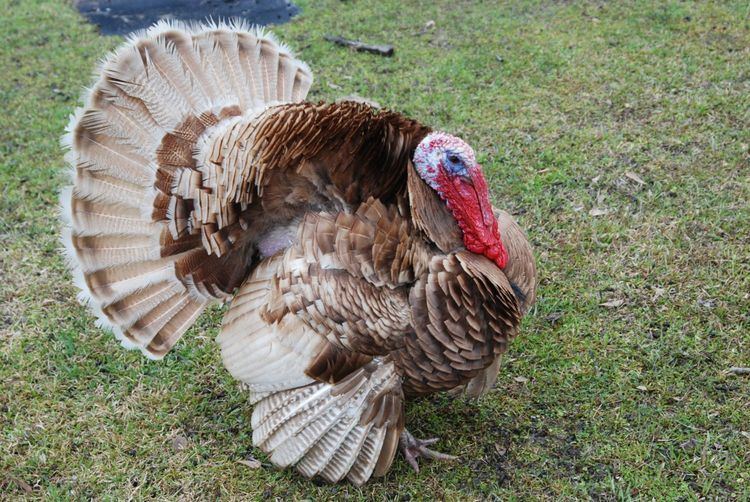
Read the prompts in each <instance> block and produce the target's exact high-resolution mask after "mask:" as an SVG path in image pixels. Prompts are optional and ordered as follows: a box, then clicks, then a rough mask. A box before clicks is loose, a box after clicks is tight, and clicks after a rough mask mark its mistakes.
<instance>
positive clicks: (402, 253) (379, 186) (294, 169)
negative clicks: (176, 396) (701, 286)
mask: <svg viewBox="0 0 750 502" xmlns="http://www.w3.org/2000/svg"><path fill="white" fill-rule="evenodd" d="M311 84H312V74H311V73H310V70H309V69H308V68H307V65H305V64H304V63H302V62H300V61H299V60H297V59H295V58H294V56H293V55H292V54H291V53H290V51H289V50H288V49H286V48H284V47H283V46H282V45H280V44H279V43H278V42H276V41H275V40H274V39H273V38H272V37H270V36H269V35H267V34H264V33H263V32H261V31H258V30H250V29H247V28H246V27H243V26H241V25H212V26H200V27H193V28H186V27H183V26H181V25H176V24H167V23H161V24H159V25H157V26H155V27H154V28H152V29H150V30H149V31H147V32H144V33H140V34H138V35H136V36H133V37H131V39H130V41H129V42H128V43H127V44H126V45H125V46H124V47H122V48H121V49H119V50H118V51H117V52H115V53H114V54H113V55H112V56H110V57H109V58H108V59H107V60H106V61H105V62H104V63H103V65H102V67H101V70H100V77H99V79H98V80H97V82H96V83H95V85H94V86H93V87H92V89H91V91H90V93H89V95H88V97H87V98H86V100H85V104H84V108H82V109H81V110H79V111H78V112H77V114H76V115H75V116H74V117H73V119H72V121H71V125H70V128H69V134H68V136H67V137H66V138H65V142H66V144H67V145H68V146H69V147H70V148H71V151H70V153H69V156H68V160H69V161H70V163H71V166H72V178H73V186H72V187H70V188H68V189H67V190H65V191H64V192H63V197H62V199H63V214H64V217H65V218H66V222H67V227H66V229H65V231H64V235H63V241H64V243H65V244H66V248H67V255H68V258H69V260H70V263H71V267H72V269H73V271H74V275H75V278H76V282H77V284H78V286H79V287H80V289H81V299H82V300H83V301H85V302H88V304H89V305H90V306H91V307H92V309H93V310H94V312H95V313H96V314H97V316H98V318H99V321H100V323H101V324H102V325H103V326H105V327H108V328H110V329H112V330H113V331H114V332H115V333H116V334H117V336H118V337H119V338H120V339H121V340H122V341H123V344H124V345H126V346H129V347H137V348H139V349H140V350H142V351H143V352H144V354H146V355H148V356H149V357H152V358H157V359H158V358H161V357H163V356H164V355H165V354H166V353H167V352H168V351H169V350H170V349H171V348H172V347H173V346H174V344H175V343H177V341H178V340H179V338H180V337H181V336H182V334H183V333H184V332H185V331H186V330H187V329H188V328H189V327H190V326H191V325H192V324H193V323H194V322H195V320H196V318H197V317H198V316H199V315H200V313H201V312H202V311H203V309H204V308H205V307H206V306H207V305H209V304H211V303H213V302H217V301H231V307H230V308H229V310H228V311H227V313H226V314H225V317H224V321H223V325H222V329H221V333H220V335H219V337H218V342H219V345H220V347H221V351H222V357H223V360H224V364H225V366H226V367H227V369H228V370H229V371H230V372H231V374H232V375H234V376H235V377H236V378H237V379H238V380H240V381H241V382H242V383H243V384H244V385H245V386H246V387H247V389H248V390H249V392H250V396H251V401H252V402H253V403H255V408H254V411H253V417H252V427H253V442H254V444H255V445H257V446H258V447H260V448H261V449H263V450H264V451H266V452H268V453H269V455H270V459H271V461H272V462H273V463H274V464H276V465H278V466H292V465H294V466H296V468H297V469H298V470H299V471H300V472H301V473H302V474H304V475H306V476H310V477H312V476H315V475H319V476H321V477H323V478H324V479H326V480H329V481H332V482H335V481H338V480H340V479H343V478H344V477H347V478H348V479H349V480H351V481H352V482H353V483H356V484H362V483H364V482H365V481H367V479H369V478H370V476H372V475H382V474H384V473H385V472H387V471H388V469H389V468H390V466H391V463H392V462H393V458H394V456H395V452H396V449H397V447H398V445H399V441H401V442H402V443H404V442H406V443H407V444H402V447H404V448H406V451H407V459H409V460H410V462H414V459H413V456H414V455H413V453H414V452H417V454H420V453H421V454H422V455H425V456H428V457H429V456H431V455H432V456H433V458H434V457H439V455H438V454H436V453H435V452H431V451H430V450H427V449H426V448H423V446H419V445H417V446H415V444H416V443H414V440H413V438H411V435H409V434H408V433H407V432H406V431H405V429H404V401H405V399H406V398H408V397H410V396H415V395H422V394H427V393H431V392H439V391H451V390H454V391H461V390H465V392H466V393H467V394H469V395H471V396H477V395H480V394H482V393H484V392H486V391H487V390H488V389H489V388H490V387H491V386H492V385H493V384H494V381H495V378H496V376H497V371H498V368H499V361H500V356H501V354H502V353H503V352H504V351H505V350H506V348H507V345H508V342H509V341H510V340H511V339H512V338H513V337H514V336H515V335H516V334H517V331H518V325H519V323H520V320H521V317H522V316H523V315H524V314H525V313H526V312H527V311H528V309H529V307H530V306H531V305H532V304H533V302H534V300H535V286H536V271H535V268H534V261H533V258H532V255H531V249H530V246H529V243H528V241H527V239H526V237H525V236H524V235H523V233H522V231H521V230H520V229H519V228H518V226H517V225H516V223H515V222H514V221H513V219H512V218H511V217H510V216H509V215H508V214H507V213H505V212H503V211H498V210H495V214H494V217H493V216H492V214H491V211H490V212H489V213H488V212H487V210H486V207H489V206H488V203H487V202H486V198H487V192H486V185H485V183H484V178H483V177H481V170H479V168H478V165H477V164H475V161H474V160H473V153H471V152H470V151H469V150H470V149H469V148H468V146H466V147H465V148H464V146H463V145H464V144H463V143H462V142H460V140H457V139H456V138H452V137H449V136H447V135H443V134H442V133H435V134H431V131H430V129H429V128H427V127H426V126H423V125H421V124H419V123H418V122H416V121H414V120H411V119H408V118H406V117H404V116H402V115H400V114H398V113H394V112H391V111H385V110H377V109H374V108H372V107H370V106H368V105H366V104H362V103H355V102H340V103H336V104H323V103H320V104H314V103H309V102H304V101H302V100H303V99H304V98H305V95H306V94H307V90H308V89H309V87H310V85H311ZM419 149H421V150H419ZM418 150H419V151H420V152H421V153H420V154H419V155H417V154H416V153H415V152H417V151H418ZM425 159H427V160H425ZM430 159H437V160H436V162H437V163H438V164H436V165H439V166H441V167H440V169H442V170H443V171H440V172H438V173H437V174H436V172H437V171H435V170H434V169H433V167H435V166H432V165H431V164H430V162H432V160H430ZM445 159H448V160H445ZM445 162H448V163H450V166H451V167H450V170H447V168H446V167H445V166H446V165H448V164H444V163H445ZM440 176H443V177H442V178H440ZM446 176H447V177H446ZM440 183H443V185H441V184H440ZM446 183H447V184H446ZM441 187H445V189H446V191H445V192H444V191H443V189H442V188H441ZM449 189H450V190H454V192H450V190H449ZM467 194H468V195H467ZM461 197H468V199H466V201H468V202H467V204H465V206H466V207H465V208H464V207H463V206H464V204H459V203H457V202H456V201H458V202H460V201H461V200H462V199H461ZM500 236H502V241H501V240H500V239H501V237H500ZM410 448H411V449H410ZM420 448H421V449H420ZM410 452H411V453H410ZM410 455H411V456H410Z"/></svg>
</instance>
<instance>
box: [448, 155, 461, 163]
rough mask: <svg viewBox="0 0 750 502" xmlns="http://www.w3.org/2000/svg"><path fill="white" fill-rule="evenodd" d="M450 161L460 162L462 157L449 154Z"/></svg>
mask: <svg viewBox="0 0 750 502" xmlns="http://www.w3.org/2000/svg"><path fill="white" fill-rule="evenodd" d="M448 162H450V163H451V164H460V163H461V158H460V157H459V156H458V155H455V154H451V155H449V156H448Z"/></svg>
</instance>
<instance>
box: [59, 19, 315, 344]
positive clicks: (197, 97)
mask: <svg viewBox="0 0 750 502" xmlns="http://www.w3.org/2000/svg"><path fill="white" fill-rule="evenodd" d="M98 75H99V77H98V80H97V81H96V83H95V84H94V86H93V87H92V88H91V89H90V91H89V92H88V93H87V95H86V97H85V98H84V106H83V108H81V109H79V110H77V111H76V113H75V114H74V115H73V116H72V117H71V122H70V125H69V126H68V133H67V134H66V136H65V137H64V138H63V144H64V146H66V147H67V148H70V152H69V153H68V154H67V155H66V159H67V160H68V162H69V164H70V166H71V178H72V183H73V186H71V187H68V188H66V189H64V190H63V191H62V194H61V202H62V218H63V220H64V222H65V228H64V230H63V235H62V240H63V243H64V245H65V252H66V255H67V258H68V261H69V263H70V266H71V269H72V271H73V274H74V277H75V282H76V285H77V286H78V287H79V288H80V289H81V294H80V295H79V297H80V299H81V300H82V301H83V302H86V303H88V304H89V305H90V307H91V309H92V310H93V311H94V312H95V313H96V315H97V317H98V319H99V324H100V325H101V326H104V327H108V328H110V329H111V330H112V331H114V332H115V334H116V335H117V336H118V338H120V339H121V340H122V342H123V345H125V346H127V347H131V348H139V349H140V350H141V351H143V352H144V354H146V355H147V356H149V357H152V358H160V357H162V356H164V354H166V352H168V351H169V349H170V348H171V347H172V346H173V345H174V343H175V342H176V341H177V340H178V339H179V338H180V336H181V335H182V334H183V333H184V332H185V331H186V330H187V329H188V328H189V327H190V326H191V325H192V324H193V322H194V321H195V319H196V318H197V317H198V316H199V315H200V313H201V312H202V311H203V309H204V308H205V307H206V306H207V305H208V304H209V303H211V302H214V301H217V300H225V299H227V298H228V297H229V296H230V295H231V293H232V292H233V290H234V288H236V287H237V286H239V284H240V283H241V282H242V280H243V279H244V273H245V271H246V269H247V268H248V267H249V258H248V256H246V253H245V252H243V251H236V252H233V253H229V254H227V253H226V249H224V248H219V250H220V251H221V250H224V251H225V253H224V254H222V253H221V252H214V251H215V250H216V248H217V246H218V245H217V244H216V242H215V239H214V240H212V239H211V235H210V232H209V231H206V230H205V229H203V230H202V229H201V221H200V218H199V217H196V216H195V215H194V214H192V211H193V209H194V207H196V206H197V207H199V202H197V201H195V202H194V201H191V200H188V199H187V198H185V197H184V196H183V194H184V189H185V187H186V186H190V187H192V188H195V186H196V184H200V178H201V176H200V172H199V170H198V169H197V166H196V161H195V159H194V158H193V155H192V154H193V152H194V151H195V149H196V145H197V143H198V141H199V138H200V137H201V135H202V134H204V133H205V132H206V131H207V130H208V129H209V128H210V127H213V126H215V125H216V124H218V123H220V122H221V121H224V120H231V118H232V117H234V116H239V115H243V114H247V113H250V114H257V113H260V112H261V111H262V110H263V109H265V108H266V107H268V106H270V105H272V104H276V103H279V102H293V101H299V100H301V99H304V97H305V95H306V94H307V90H308V89H309V87H310V85H311V83H312V74H311V73H310V70H309V69H308V67H307V65H305V63H303V62H301V61H299V60H297V59H295V58H294V56H293V55H292V54H291V52H290V51H289V49H287V48H286V47H284V46H283V45H281V44H279V43H278V42H276V41H275V39H274V38H273V37H272V36H271V35H270V34H267V33H265V32H264V31H263V30H261V29H258V28H251V27H249V26H246V25H244V24H242V23H230V24H224V23H215V24H210V25H195V26H190V25H185V24H181V23H175V22H160V23H158V24H156V25H155V26H154V27H152V28H150V29H148V30H146V31H144V32H140V33H136V34H134V35H132V36H131V37H130V39H129V40H128V42H127V43H126V44H125V45H124V46H122V47H121V48H120V49H118V50H117V51H115V52H114V53H113V54H112V55H111V56H110V57H109V58H107V59H106V60H105V61H104V62H103V63H102V65H101V67H100V69H99V72H98ZM181 189H182V191H181ZM212 246H213V247H212Z"/></svg>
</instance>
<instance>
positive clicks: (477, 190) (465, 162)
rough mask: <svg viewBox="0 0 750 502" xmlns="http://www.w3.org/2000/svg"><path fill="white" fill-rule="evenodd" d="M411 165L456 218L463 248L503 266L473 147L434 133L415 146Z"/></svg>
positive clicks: (500, 244) (503, 252)
mask: <svg viewBox="0 0 750 502" xmlns="http://www.w3.org/2000/svg"><path fill="white" fill-rule="evenodd" d="M414 167H415V168H416V170H417V172H418V173H419V175H420V177H421V178H422V179H423V180H424V181H425V183H427V185H429V186H430V187H431V188H432V189H433V190H434V191H435V192H436V193H437V195H438V196H439V197H440V199H441V200H442V201H443V203H444V204H445V206H446V207H447V209H448V211H449V212H450V214H451V215H452V216H453V218H454V219H455V220H456V223H457V224H458V228H459V229H460V230H461V233H462V239H463V245H464V247H465V248H466V249H467V250H468V251H471V252H472V253H476V254H480V255H483V256H486V257H487V258H489V259H490V260H492V261H493V262H494V263H495V264H496V265H497V266H498V267H500V268H501V269H504V268H505V265H506V264H507V262H508V252H507V251H506V249H505V246H503V242H502V239H501V238H500V231H499V229H498V224H497V219H495V216H494V214H493V212H492V204H490V197H489V190H488V189H487V181H486V180H485V179H484V174H483V173H482V166H480V165H479V164H478V163H477V161H476V157H475V156H474V150H472V148H471V147H470V146H469V145H468V144H466V142H464V141H463V140H461V139H459V138H457V137H455V136H451V135H450V134H446V133H443V132H434V133H431V134H428V135H427V136H425V138H424V139H423V140H422V141H421V142H420V143H419V145H418V146H417V149H416V151H415V152H414ZM444 251H448V250H447V249H444Z"/></svg>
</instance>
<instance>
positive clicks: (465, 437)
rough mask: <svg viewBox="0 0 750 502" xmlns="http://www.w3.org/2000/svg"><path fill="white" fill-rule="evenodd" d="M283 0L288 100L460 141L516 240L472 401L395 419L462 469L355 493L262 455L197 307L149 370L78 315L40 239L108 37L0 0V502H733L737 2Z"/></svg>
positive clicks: (67, 15) (747, 280)
mask: <svg viewBox="0 0 750 502" xmlns="http://www.w3.org/2000/svg"><path fill="white" fill-rule="evenodd" d="M299 3H300V5H301V7H302V15H300V16H299V17H298V18H297V19H296V20H295V21H293V22H292V23H290V24H286V25H283V26H279V27H276V28H275V30H274V31H275V32H276V33H277V34H278V35H279V37H280V38H282V39H283V40H284V41H286V42H287V43H288V44H289V45H290V46H291V47H292V48H294V49H295V50H296V51H297V53H298V54H299V55H300V56H301V57H302V58H303V59H305V60H306V61H308V62H309V63H310V66H311V67H312V68H313V70H314V71H315V73H316V83H315V85H314V88H313V92H312V95H311V98H312V99H313V100H320V99H326V100H330V99H335V98H337V97H340V96H346V95H351V94H357V95H360V96H365V97H368V98H370V99H373V100H375V101H377V102H379V103H380V104H381V105H382V106H385V107H390V108H393V109H396V110H399V111H402V112H404V113H406V114H408V115H410V116H413V117H415V118H417V119H419V120H421V121H423V122H425V123H427V124H429V125H431V126H433V127H435V128H442V129H445V130H447V131H450V132H452V133H454V134H456V135H459V136H461V137H463V138H465V139H466V140H467V141H469V142H470V143H471V144H473V145H474V148H475V149H476V150H477V152H478V153H479V157H480V161H481V162H482V163H483V164H484V166H485V170H486V174H487V177H488V180H489V183H490V186H491V190H492V196H493V202H494V203H495V204H496V205H497V206H499V207H504V208H507V209H508V210H510V211H511V212H513V213H514V214H515V215H516V217H517V218H518V220H519V221H520V223H521V224H522V226H523V227H525V228H526V229H527V230H528V233H529V237H530V240H531V241H532V243H533V246H534V249H535V252H536V256H537V259H538V264H539V275H540V278H541V282H540V289H539V293H540V294H539V301H538V304H537V306H536V308H535V309H534V310H533V312H531V314H530V315H529V317H528V318H527V319H526V321H525V322H524V325H523V330H522V331H523V335H522V336H521V337H519V338H518V339H517V340H516V341H515V342H514V343H513V344H512V346H511V347H510V352H509V355H508V357H507V358H506V361H505V364H504V366H503V368H502V371H501V374H500V378H499V380H498V384H497V389H496V390H495V391H493V392H492V393H491V394H490V395H488V396H487V397H485V398H483V399H482V400H480V401H479V402H471V401H464V400H461V399H459V400H452V399H450V398H448V397H435V398H431V399H426V400H423V401H419V402H416V403H413V404H412V405H411V406H410V407H409V408H408V424H409V425H410V429H411V430H412V432H414V433H415V435H417V436H421V437H430V436H439V437H442V438H443V440H442V441H441V442H440V443H439V444H438V445H437V446H438V447H439V449H441V450H442V451H444V452H446V453H450V454H453V455H458V456H459V457H460V460H459V461H457V462H454V463H425V464H423V468H422V472H420V473H419V474H415V473H414V472H412V471H411V470H410V469H409V467H408V465H407V464H406V462H405V461H404V460H403V458H402V457H398V458H397V459H396V461H395V464H394V467H393V469H392V470H391V472H390V473H389V474H388V475H387V476H386V477H385V478H383V479H377V480H373V481H372V482H371V483H369V484H367V485H366V486H364V487H363V488H355V487H353V486H351V485H348V484H340V485H337V486H329V485H325V484H322V483H319V482H315V481H308V480H305V479H303V478H301V477H300V476H298V475H297V474H295V473H294V472H292V471H277V470H275V469H273V468H272V467H270V465H269V464H268V461H267V458H266V457H265V456H264V455H263V454H262V453H261V452H259V451H257V450H255V449H254V448H253V447H252V446H251V431H250V413H251V408H250V406H249V405H248V404H247V403H246V399H245V395H244V394H243V392H242V391H241V390H239V389H238V387H237V385H236V384H235V383H234V382H233V381H232V379H231V378H230V377H229V375H228V374H227V372H226V371H225V370H224V369H223V368H222V366H221V363H220V359H219V353H218V350H217V347H216V345H215V343H214V342H213V339H214V337H215V335H216V333H217V328H218V325H219V321H220V318H221V311H220V310H218V309H216V310H214V311H213V312H211V313H210V314H209V315H206V316H204V317H203V318H202V319H201V320H200V322H199V323H198V325H197V326H196V327H195V328H194V329H192V330H191V332H190V333H188V335H187V336H186V337H185V338H184V340H183V341H182V342H181V343H180V344H179V346H178V347H177V348H176V350H174V351H173V352H172V353H171V354H170V355H169V356H168V357H166V358H165V359H164V360H163V361H162V362H151V361H148V360H146V359H144V358H143V357H142V356H141V355H140V354H138V353H134V352H128V351H125V350H123V349H121V348H120V347H119V345H118V344H117V342H116V341H115V340H114V337H113V336H111V335H110V334H107V333H104V332H102V331H100V330H99V329H97V328H96V327H95V326H94V323H93V319H92V317H91V316H90V315H89V314H88V313H87V312H86V311H85V310H84V309H83V308H82V307H81V306H79V305H78V304H77V303H76V301H75V294H76V291H75V289H74V288H73V286H72V285H71V283H70V275H69V274H68V272H67V271H66V269H65V266H64V263H63V260H62V258H61V257H60V254H59V252H58V247H59V244H58V232H59V223H58V220H57V193H58V190H59V189H60V187H61V186H62V185H63V184H64V183H65V181H64V180H65V176H64V170H65V168H64V162H63V152H62V151H61V149H60V147H59V143H58V141H59V137H60V135H61V134H62V132H63V129H64V127H65V125H66V123H67V121H68V116H69V114H70V113H71V112H72V110H73V109H74V107H75V106H76V104H77V101H78V97H79V94H80V91H81V88H82V86H83V85H85V84H87V83H89V81H90V74H91V72H92V70H93V68H94V66H95V64H96V61H97V60H98V59H99V58H100V57H102V56H103V55H104V54H105V53H106V52H107V51H108V50H110V49H111V48H113V47H115V46H116V45H117V44H118V43H119V42H120V39H119V38H115V37H103V36H100V35H98V34H97V31H96V29H95V28H94V27H93V26H91V25H89V24H87V23H85V22H84V20H83V19H82V18H81V17H80V16H79V15H78V14H77V13H76V12H75V11H74V10H73V9H72V7H70V5H69V4H68V3H67V2H65V1H62V0H55V1H41V0H40V1H33V0H20V1H9V0H0V9H2V12H3V15H2V17H1V18H0V36H1V37H2V44H1V45H0V75H1V77H0V92H1V93H2V104H3V105H2V113H1V114H0V156H1V157H0V159H1V162H0V179H2V184H1V185H0V186H1V187H2V188H1V196H0V270H1V272H0V274H2V281H0V385H2V389H3V392H2V393H0V493H2V494H4V495H0V498H3V497H9V498H17V497H19V496H23V497H28V498H35V497H48V498H53V499H68V498H70V499H86V498H105V499H125V498H135V499H142V498H151V497H158V498H185V499H196V498H197V499H209V498H216V497H218V496H224V497H227V498H260V497H261V496H262V497H264V498H270V497H279V498H282V499H304V498H311V499H320V500H326V499H340V498H342V497H348V498H350V499H371V498H375V499H386V498H387V499H408V498H419V499H428V498H432V497H439V498H447V499H483V498H488V497H490V496H492V495H495V496H497V497H499V498H502V499H539V498H549V499H560V498H563V499H573V498H595V499H630V498H633V499H641V498H642V499H657V500H666V499H671V500H692V499H697V498H701V497H707V498H711V499H732V498H734V499H738V500H747V499H748V498H750V453H748V452H749V451H750V378H748V377H743V376H736V375H732V374H729V373H727V372H726V370H727V369H728V368H730V367H733V366H750V335H749V333H750V259H748V257H749V256H750V204H749V203H748V201H750V180H749V177H748V172H749V171H748V169H749V168H750V162H749V161H748V149H749V146H748V145H749V144H750V49H749V47H750V27H749V26H748V25H749V23H750V21H749V19H750V17H749V16H750V11H749V9H748V4H747V2H746V1H737V2H700V3H692V2H650V1H642V2H637V1H628V2H624V1H623V2H604V1H590V2H574V3H572V2H560V1H551V0H540V1H535V2H529V1H523V0H517V1H502V2H455V1H452V0H440V1H436V2H432V1H431V2H411V3H409V4H408V5H404V4H402V2H398V1H396V0H383V1H380V2H373V3H372V4H370V3H369V2H364V1H362V0H354V1H347V2H341V1H338V0H326V1H320V2H313V1H312V0H306V1H303V2H299ZM656 4H660V5H656ZM325 34H332V35H342V36H346V37H350V38H358V39H362V40H364V41H367V42H371V43H392V44H393V45H394V46H395V48H396V52H395V55H394V57H392V58H390V59H389V58H382V57H379V56H376V55H370V54H362V53H355V52H351V51H349V50H347V49H345V48H341V47H338V46H334V45H332V44H331V43H330V42H327V41H325V40H324V39H323V36H324V35H325ZM252 457H255V458H257V459H259V460H260V461H261V462H262V466H261V467H260V468H257V469H253V468H250V467H249V466H247V465H245V464H242V463H239V462H238V461H241V460H247V459H249V458H252Z"/></svg>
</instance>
